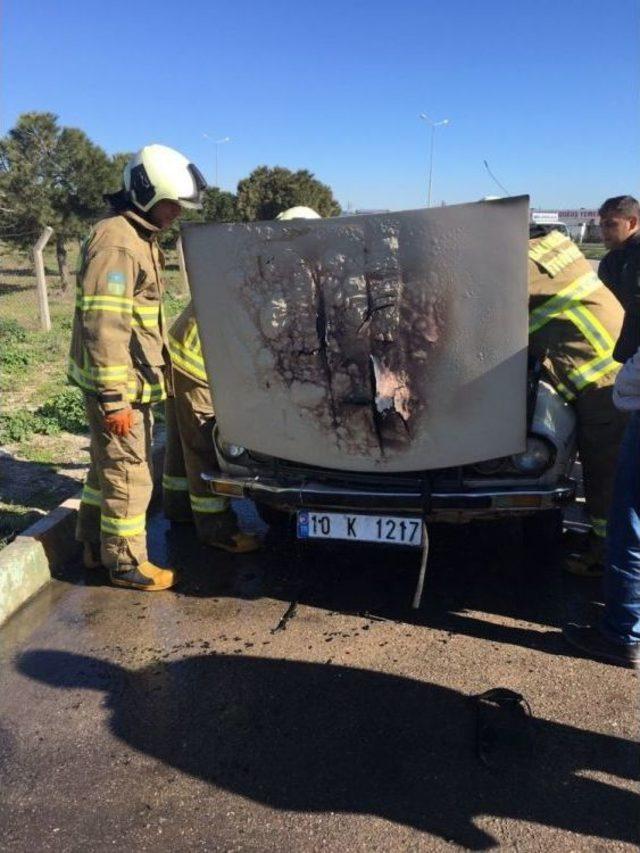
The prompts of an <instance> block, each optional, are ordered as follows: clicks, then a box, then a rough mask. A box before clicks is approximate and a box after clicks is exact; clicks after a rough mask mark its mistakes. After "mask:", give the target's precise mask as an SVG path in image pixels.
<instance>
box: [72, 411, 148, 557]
mask: <svg viewBox="0 0 640 853" xmlns="http://www.w3.org/2000/svg"><path fill="white" fill-rule="evenodd" d="M85 409H86V413H87V420H88V422H89V430H90V434H91V443H90V447H89V453H90V457H91V463H90V465H89V472H88V474H87V479H86V482H85V485H84V489H83V491H82V500H81V502H80V511H79V513H78V524H77V527H76V538H77V539H79V540H80V541H81V542H92V543H96V544H97V543H98V542H99V543H100V555H101V559H102V563H103V565H104V566H105V568H107V569H118V568H119V567H120V568H121V567H123V566H127V565H132V564H133V565H137V564H140V563H143V562H144V561H145V560H146V559H147V535H146V513H147V508H148V506H149V501H150V500H151V492H152V490H153V475H152V468H151V464H152V463H151V432H152V427H153V414H152V412H151V405H150V404H148V403H141V404H134V406H133V413H134V425H133V429H131V431H130V432H129V434H128V435H127V436H124V437H120V436H117V435H113V433H109V432H107V431H106V430H105V428H104V412H103V411H102V408H101V406H100V404H99V403H98V401H97V399H96V397H94V396H92V395H90V394H85Z"/></svg>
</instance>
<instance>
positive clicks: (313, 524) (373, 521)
mask: <svg viewBox="0 0 640 853" xmlns="http://www.w3.org/2000/svg"><path fill="white" fill-rule="evenodd" d="M298 539H346V540H351V541H352V542H379V543H384V544H385V545H415V546H420V545H422V519H421V518H407V517H405V516H392V515H354V514H353V513H344V512H299V513H298Z"/></svg>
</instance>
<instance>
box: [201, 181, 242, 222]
mask: <svg viewBox="0 0 640 853" xmlns="http://www.w3.org/2000/svg"><path fill="white" fill-rule="evenodd" d="M202 213H203V215H204V220H205V222H237V221H238V219H239V216H238V199H237V197H236V196H235V195H234V194H233V193H229V192H226V191H225V190H221V189H220V188H219V187H208V188H207V189H206V190H205V192H204V204H203V210H202Z"/></svg>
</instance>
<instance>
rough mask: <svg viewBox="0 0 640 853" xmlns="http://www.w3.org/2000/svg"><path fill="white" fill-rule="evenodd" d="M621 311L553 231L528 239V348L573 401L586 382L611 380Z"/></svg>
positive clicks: (567, 242) (571, 245) (589, 269)
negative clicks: (543, 235)
mask: <svg viewBox="0 0 640 853" xmlns="http://www.w3.org/2000/svg"><path fill="white" fill-rule="evenodd" d="M622 319H623V311H622V308H621V306H620V304H619V302H618V300H617V299H616V298H615V296H614V295H613V294H612V293H611V291H610V290H608V289H607V288H606V287H605V286H604V285H603V284H602V282H601V281H600V279H599V278H598V276H597V275H596V273H595V272H594V271H593V269H592V267H591V264H590V263H589V261H588V260H587V259H586V258H585V257H584V255H583V254H582V252H581V251H580V249H579V248H578V247H577V246H576V245H575V244H574V243H572V242H571V240H570V239H569V238H568V237H566V236H564V235H563V234H561V233H560V232H558V231H552V232H551V233H550V234H547V235H546V236H545V237H541V238H537V239H533V240H530V241H529V349H530V352H531V353H532V354H533V355H534V356H536V357H537V358H539V359H540V360H541V361H542V362H543V364H544V366H545V368H546V369H547V371H548V373H549V374H550V378H551V379H552V381H553V383H554V385H555V387H556V388H557V390H558V392H559V393H561V394H562V396H563V397H564V398H565V400H567V402H572V401H573V400H575V399H576V397H577V396H578V394H580V392H581V391H583V390H584V389H585V388H587V387H588V386H590V385H592V384H594V383H597V384H600V385H602V384H610V383H613V381H614V379H615V374H616V372H617V369H618V367H619V365H618V363H617V362H616V361H614V360H613V348H614V345H615V342H616V340H617V339H618V335H619V334H620V329H621V327H622Z"/></svg>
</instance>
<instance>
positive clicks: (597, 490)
mask: <svg viewBox="0 0 640 853" xmlns="http://www.w3.org/2000/svg"><path fill="white" fill-rule="evenodd" d="M573 405H574V408H575V412H576V417H577V422H578V454H579V456H580V461H581V462H582V478H583V482H584V493H585V501H586V505H587V512H588V514H589V517H590V520H591V525H592V527H593V531H594V533H596V534H597V535H598V536H600V537H604V536H606V532H607V517H608V515H609V509H610V506H611V499H612V496H613V481H614V477H615V472H616V462H617V459H618V450H619V448H620V444H621V442H622V436H623V434H624V431H625V427H626V424H627V416H626V414H625V413H623V412H619V411H618V410H617V409H616V407H615V406H614V405H613V399H612V385H611V384H610V382H609V383H608V384H606V385H600V386H598V385H590V386H588V387H587V388H585V389H584V391H581V392H580V393H579V394H578V397H577V399H576V400H575V402H574V404H573Z"/></svg>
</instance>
